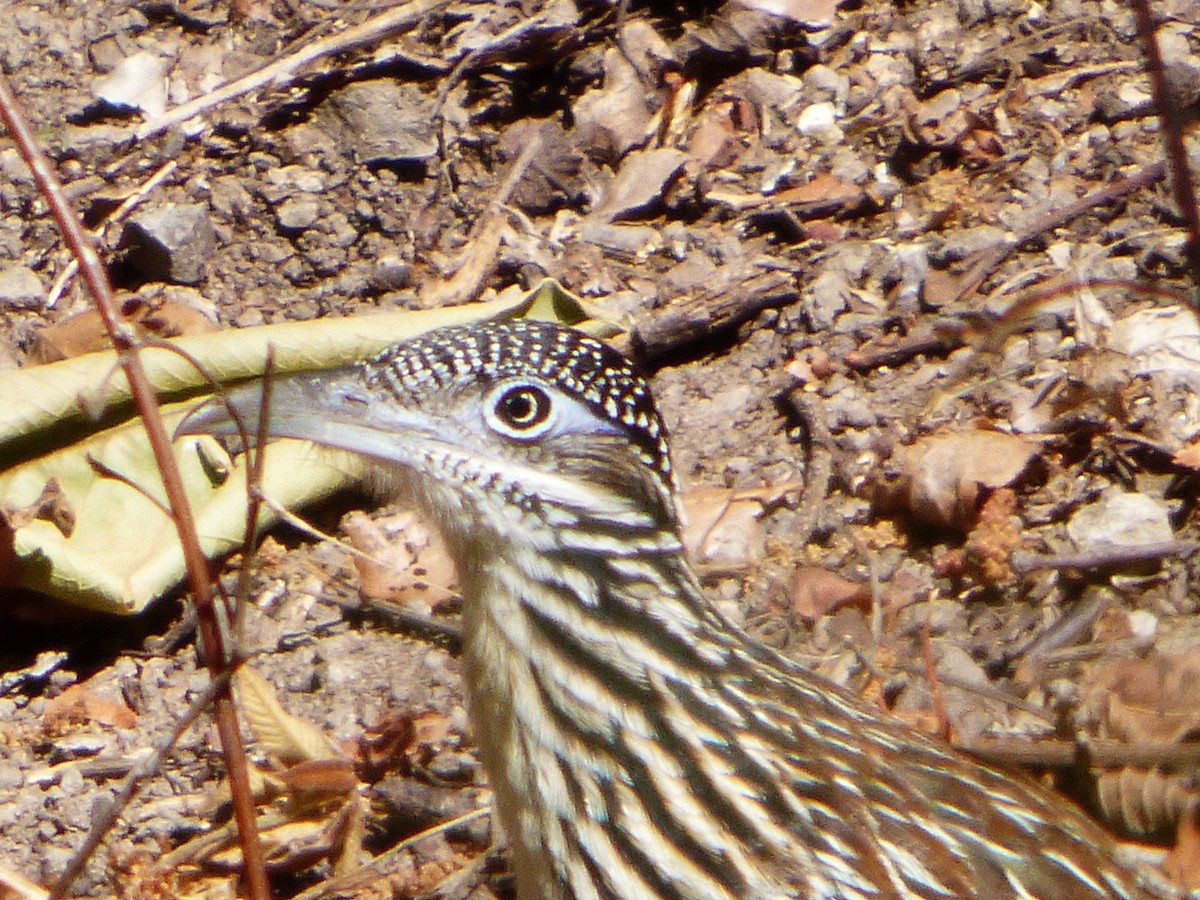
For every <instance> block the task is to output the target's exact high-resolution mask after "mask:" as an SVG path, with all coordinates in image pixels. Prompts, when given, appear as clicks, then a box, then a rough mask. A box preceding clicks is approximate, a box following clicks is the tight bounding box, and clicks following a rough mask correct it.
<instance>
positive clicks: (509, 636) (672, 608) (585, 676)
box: [459, 508, 728, 896]
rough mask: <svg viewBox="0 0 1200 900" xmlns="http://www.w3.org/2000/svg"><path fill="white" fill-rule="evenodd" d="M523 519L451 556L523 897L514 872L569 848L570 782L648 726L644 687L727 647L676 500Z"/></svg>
mask: <svg viewBox="0 0 1200 900" xmlns="http://www.w3.org/2000/svg"><path fill="white" fill-rule="evenodd" d="M509 515H511V508H510V512H509ZM531 519H535V520H536V522H522V523H520V524H515V523H512V522H511V521H510V522H508V526H509V527H507V528H497V527H491V528H487V529H485V536H484V537H483V539H482V540H479V539H478V538H477V539H476V540H475V542H474V545H473V546H472V547H469V548H468V547H463V548H461V549H462V550H463V551H464V552H463V553H462V554H461V555H460V556H459V558H460V561H461V562H462V563H463V568H464V570H465V571H463V572H462V573H461V579H462V583H463V592H464V596H465V600H466V604H465V608H464V663H465V667H466V676H467V685H468V694H469V700H470V704H471V710H472V719H473V724H474V727H475V730H476V740H477V742H478V744H479V747H480V752H481V756H482V759H483V762H484V764H485V766H486V767H487V770H488V772H489V775H490V777H491V779H492V783H493V787H494V789H495V795H496V808H497V810H498V812H499V814H500V819H501V821H502V823H503V826H504V829H505V832H506V834H507V836H508V839H509V842H510V844H511V846H512V849H513V858H514V864H515V868H516V871H517V876H518V885H519V890H518V894H519V896H532V895H533V894H523V893H522V892H521V889H520V885H521V884H530V885H541V886H542V890H543V891H544V890H545V886H546V885H552V884H559V883H563V881H564V878H565V876H564V875H563V873H562V872H561V871H555V870H554V867H555V865H556V862H555V861H556V860H561V859H563V858H566V857H569V856H570V854H569V853H567V852H565V850H563V847H565V846H566V845H567V844H568V843H570V841H571V840H574V839H573V838H571V837H570V835H569V834H567V833H566V832H567V830H568V829H569V828H570V827H572V826H570V825H569V823H572V822H574V821H575V820H576V818H577V807H576V804H577V803H578V802H580V797H579V795H578V792H579V790H580V787H579V785H580V784H581V783H595V784H599V783H607V782H610V781H612V780H613V778H614V777H615V776H616V775H617V774H618V772H617V769H619V767H620V763H619V761H618V759H617V757H616V756H614V753H613V748H614V747H616V746H617V745H618V744H619V743H620V742H621V741H622V740H626V739H627V738H628V736H629V735H630V734H639V733H640V734H642V735H644V736H648V735H649V734H651V733H652V732H653V725H652V724H651V723H650V722H649V721H648V720H647V719H646V718H645V712H644V710H646V709H647V708H650V707H652V706H653V705H654V701H653V699H652V698H653V695H654V694H655V693H656V692H659V691H661V689H662V685H664V684H667V683H678V682H681V681H683V682H696V681H698V680H699V679H701V678H703V677H705V674H704V673H707V675H708V676H711V674H712V672H713V671H714V670H717V669H720V668H721V666H722V665H723V664H724V662H725V661H726V658H727V656H728V647H727V645H726V643H724V642H726V641H727V640H728V638H727V636H726V637H723V636H722V635H723V631H722V629H719V628H717V627H715V625H714V621H715V620H714V616H715V614H714V613H712V612H711V611H710V610H709V609H708V607H707V606H706V604H705V602H704V600H703V598H702V596H701V593H700V590H699V585H698V583H697V581H696V578H695V576H694V574H693V572H692V570H691V568H690V567H689V565H688V563H687V560H686V558H685V555H684V551H683V547H682V543H681V541H680V538H679V534H678V528H677V522H676V519H675V517H674V514H673V512H672V513H671V514H670V515H668V516H666V517H665V518H663V517H660V518H659V519H655V518H654V517H651V516H647V515H645V514H643V515H642V516H641V518H640V519H639V518H638V517H626V518H625V520H624V521H623V522H621V523H620V524H619V525H614V524H613V521H612V519H611V518H608V517H606V518H605V519H604V520H603V521H600V520H596V519H587V518H585V517H583V516H580V515H578V514H575V513H570V512H568V511H564V510H561V509H560V510H555V511H550V512H549V513H548V511H547V510H545V509H544V508H543V509H539V510H537V511H536V512H534V513H532V514H531ZM548 523H553V525H552V526H549V527H543V526H547V525H548ZM492 524H493V525H499V524H501V523H500V522H493V523H492ZM476 534H477V535H478V534H479V533H478V532H476ZM567 761H570V764H569V766H568V765H567ZM581 769H582V770H586V771H580V770H581ZM556 845H558V849H559V850H560V851H562V852H556V849H555V848H556ZM539 895H541V896H553V894H550V893H542V894H539Z"/></svg>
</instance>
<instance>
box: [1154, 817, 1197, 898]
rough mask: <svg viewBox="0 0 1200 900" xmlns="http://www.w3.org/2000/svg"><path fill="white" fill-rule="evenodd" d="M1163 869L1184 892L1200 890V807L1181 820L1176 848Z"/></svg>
mask: <svg viewBox="0 0 1200 900" xmlns="http://www.w3.org/2000/svg"><path fill="white" fill-rule="evenodd" d="M1163 868H1165V869H1166V871H1167V877H1169V878H1170V879H1171V880H1172V881H1173V882H1174V883H1175V884H1176V885H1177V886H1178V887H1179V888H1181V889H1182V890H1185V891H1196V890H1200V806H1193V807H1192V808H1191V810H1190V811H1189V814H1188V815H1187V816H1185V817H1184V818H1183V819H1181V820H1180V822H1179V828H1178V830H1177V831H1176V834H1175V846H1174V847H1173V848H1172V849H1171V852H1170V854H1168V856H1167V860H1166V862H1165V863H1164V864H1163Z"/></svg>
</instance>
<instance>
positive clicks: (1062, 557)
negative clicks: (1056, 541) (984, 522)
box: [1012, 541, 1200, 575]
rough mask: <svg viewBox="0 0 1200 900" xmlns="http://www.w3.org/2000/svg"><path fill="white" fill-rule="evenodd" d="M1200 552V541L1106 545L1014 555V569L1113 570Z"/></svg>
mask: <svg viewBox="0 0 1200 900" xmlns="http://www.w3.org/2000/svg"><path fill="white" fill-rule="evenodd" d="M1197 550H1200V543H1198V542H1196V541H1160V542H1158V543H1156V544H1137V545H1134V546H1125V545H1122V544H1104V545H1102V546H1098V547H1095V548H1093V549H1091V550H1087V551H1084V552H1082V553H1047V554H1038V553H1026V552H1021V551H1017V552H1016V553H1014V554H1013V555H1012V568H1013V571H1014V572H1016V573H1017V574H1018V575H1026V574H1028V573H1030V572H1037V571H1039V570H1041V569H1082V570H1089V569H1110V568H1118V567H1121V566H1129V565H1136V564H1137V563H1144V562H1153V561H1155V560H1159V559H1166V558H1167V557H1175V556H1179V557H1184V556H1191V555H1192V554H1193V553H1195V552H1196V551H1197Z"/></svg>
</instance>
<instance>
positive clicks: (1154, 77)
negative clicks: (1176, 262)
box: [1133, 0, 1200, 286]
mask: <svg viewBox="0 0 1200 900" xmlns="http://www.w3.org/2000/svg"><path fill="white" fill-rule="evenodd" d="M1133 15H1134V18H1135V19H1136V20H1137V30H1138V38H1139V39H1140V40H1141V42H1142V52H1143V53H1145V54H1146V73H1147V74H1148V75H1149V76H1150V89H1151V91H1152V92H1153V93H1154V104H1155V106H1157V107H1158V115H1159V118H1160V119H1161V120H1162V132H1163V143H1165V144H1166V146H1167V159H1169V160H1170V161H1171V186H1172V188H1173V189H1174V192H1175V203H1176V205H1177V206H1178V207H1179V212H1180V214H1181V215H1182V216H1183V220H1184V222H1185V223H1186V224H1187V232H1188V236H1187V241H1186V243H1185V244H1184V253H1185V254H1186V255H1187V260H1188V265H1189V266H1190V267H1191V269H1192V284H1193V286H1200V210H1197V208H1196V188H1195V186H1194V185H1193V183H1192V170H1191V167H1190V166H1189V165H1188V153H1187V148H1186V147H1185V146H1184V144H1183V128H1184V121H1183V104H1181V103H1178V102H1176V98H1175V97H1174V96H1173V94H1174V92H1173V91H1172V90H1171V89H1170V86H1169V85H1168V84H1167V73H1166V69H1165V68H1164V67H1163V60H1162V53H1161V52H1160V51H1159V48H1158V36H1157V34H1156V33H1155V26H1154V17H1153V16H1152V15H1151V14H1150V3H1149V0H1133Z"/></svg>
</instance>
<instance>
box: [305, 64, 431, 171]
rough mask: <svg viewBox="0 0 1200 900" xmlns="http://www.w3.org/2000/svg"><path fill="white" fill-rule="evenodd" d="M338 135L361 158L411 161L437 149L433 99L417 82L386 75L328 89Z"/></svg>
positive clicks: (366, 160) (372, 161) (372, 162)
mask: <svg viewBox="0 0 1200 900" xmlns="http://www.w3.org/2000/svg"><path fill="white" fill-rule="evenodd" d="M328 103H329V109H330V110H331V111H332V113H333V115H334V116H336V117H337V118H338V119H340V120H341V125H342V128H341V129H339V131H340V135H339V136H340V139H341V140H342V141H344V142H345V143H348V144H349V146H350V149H351V151H352V152H353V153H354V158H355V159H356V160H358V162H360V163H366V164H367V165H375V164H380V163H412V162H421V161H423V160H426V159H429V158H430V157H432V156H433V155H434V154H435V153H437V135H436V134H435V132H434V121H435V118H436V117H435V115H434V113H435V111H436V110H435V103H434V99H433V97H430V96H427V95H426V94H424V93H423V92H422V91H421V90H420V89H419V88H417V87H415V86H413V85H408V84H397V83H396V82H394V81H392V80H390V79H379V80H377V81H363V82H360V83H358V84H352V85H350V86H349V87H346V88H343V89H342V90H340V91H336V92H335V93H333V94H332V95H331V96H330V97H329V100H328Z"/></svg>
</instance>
